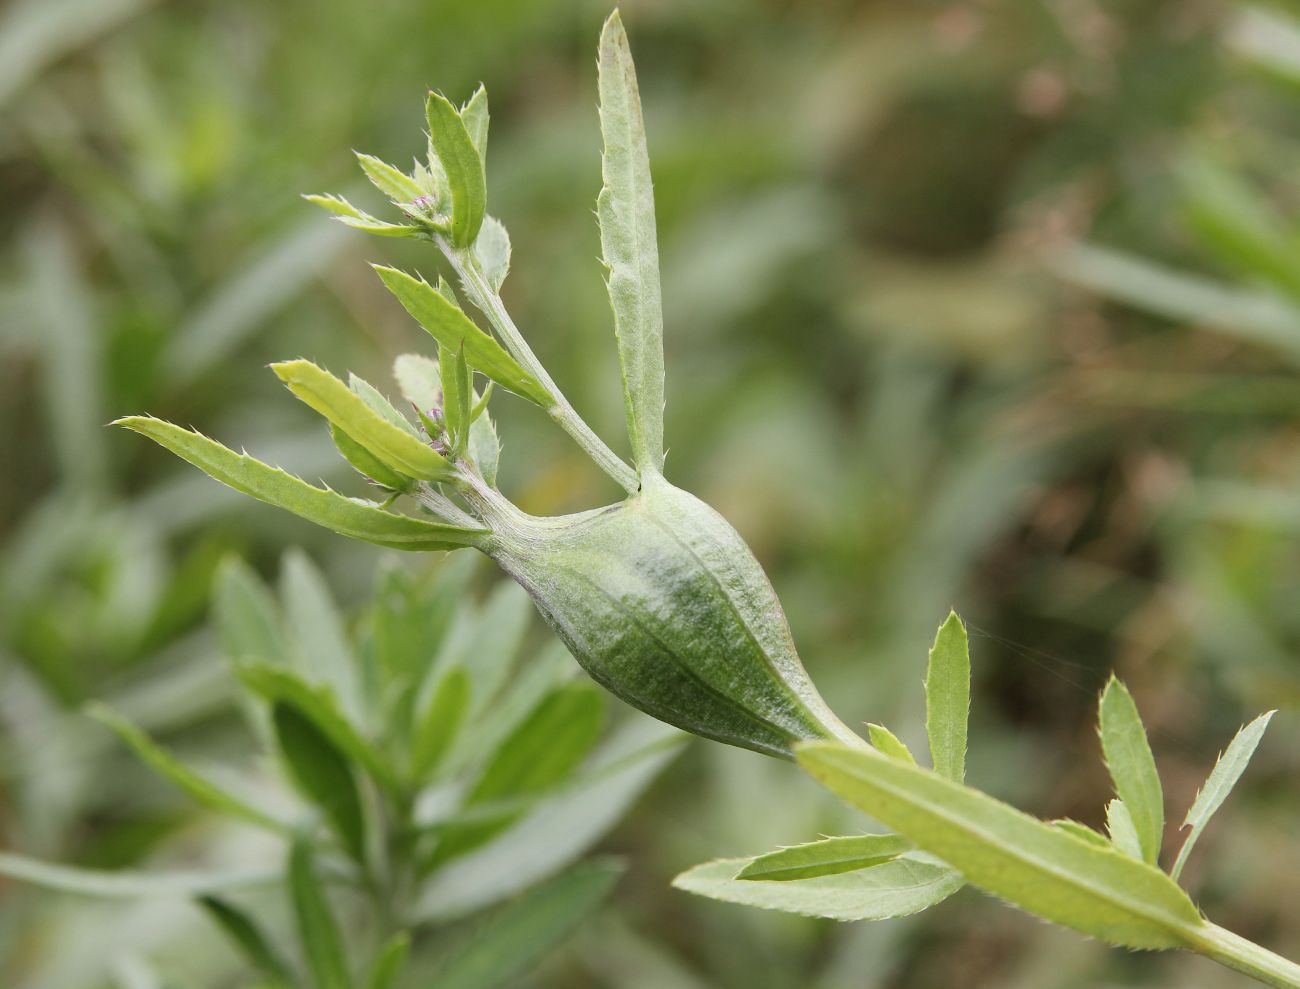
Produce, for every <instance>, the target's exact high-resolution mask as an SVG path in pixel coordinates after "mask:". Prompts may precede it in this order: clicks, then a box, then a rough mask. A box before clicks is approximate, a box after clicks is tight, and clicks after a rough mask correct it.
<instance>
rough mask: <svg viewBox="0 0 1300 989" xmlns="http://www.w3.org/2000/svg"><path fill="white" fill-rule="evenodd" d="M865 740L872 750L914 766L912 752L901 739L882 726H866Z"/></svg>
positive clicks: (914, 760)
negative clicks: (868, 742) (869, 743)
mask: <svg viewBox="0 0 1300 989" xmlns="http://www.w3.org/2000/svg"><path fill="white" fill-rule="evenodd" d="M867 739H868V740H869V741H870V742H871V744H872V746H873V747H874V748H876V749H878V750H880V751H881V752H883V753H884V754H885V755H887V756H889V757H890V758H891V759H902V760H903V762H906V763H909V764H911V765H913V766H915V765H916V756H914V755H912V750H911V749H909V748H908V747H907V745H906V744H905V743H904V742H903V740H902V739H901V738H899V737H898V736H897V735H895V734H894V733H893V732H892V731H890V730H889V729H888V728H886V727H885V726H884V725H875V724H869V725H867Z"/></svg>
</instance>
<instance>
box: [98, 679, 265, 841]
mask: <svg viewBox="0 0 1300 989" xmlns="http://www.w3.org/2000/svg"><path fill="white" fill-rule="evenodd" d="M86 713H87V714H88V715H89V716H90V717H92V718H94V719H95V720H96V721H98V722H99V723H100V724H102V725H104V726H105V727H106V728H108V729H109V730H110V731H112V732H113V734H115V735H117V737H118V738H120V739H121V740H122V741H123V742H124V743H126V745H127V746H129V747H130V749H131V751H133V752H134V753H135V754H136V756H137V757H138V758H139V759H140V761H141V762H143V763H144V764H145V765H147V766H148V767H149V768H150V769H152V770H153V771H154V772H156V773H158V774H159V775H160V776H162V777H164V778H165V779H167V780H168V781H169V782H171V783H172V784H173V785H174V786H176V787H177V788H178V789H180V790H181V791H182V792H184V793H185V795H186V796H188V797H189V798H190V799H191V800H193V801H194V802H195V803H197V804H199V805H201V806H203V807H207V808H208V809H209V810H215V811H217V812H219V813H222V814H229V815H231V816H232V817H238V818H240V819H241V820H244V821H247V822H248V823H250V824H255V825H257V826H258V827H260V828H266V829H267V830H270V831H278V832H283V831H285V830H286V827H285V825H284V823H283V822H281V821H277V820H276V819H275V818H273V817H271V816H270V815H268V814H263V813H262V812H261V811H260V810H258V809H257V808H256V807H253V806H251V805H249V804H247V803H245V802H244V801H243V800H240V799H239V798H238V797H236V796H234V795H233V794H230V793H227V792H226V791H225V790H223V789H221V787H219V786H217V785H216V784H215V783H213V782H211V781H210V780H207V779H204V778H203V777H202V776H200V775H199V774H198V773H196V772H195V771H194V770H192V769H190V768H189V767H188V766H186V765H184V764H183V763H181V762H180V761H178V760H177V759H176V758H175V757H174V756H173V755H172V754H171V753H169V752H167V751H166V750H165V749H163V748H162V747H161V746H159V745H158V744H157V743H155V742H154V741H153V739H151V738H150V737H149V736H148V735H146V734H145V733H144V732H143V731H141V730H140V729H139V728H138V727H136V726H135V725H134V724H132V723H131V722H130V721H129V720H128V719H126V718H125V717H123V716H122V715H120V714H118V713H117V712H116V711H114V710H112V709H111V708H109V707H107V706H105V705H103V704H98V703H95V704H91V705H89V706H88V707H87V708H86Z"/></svg>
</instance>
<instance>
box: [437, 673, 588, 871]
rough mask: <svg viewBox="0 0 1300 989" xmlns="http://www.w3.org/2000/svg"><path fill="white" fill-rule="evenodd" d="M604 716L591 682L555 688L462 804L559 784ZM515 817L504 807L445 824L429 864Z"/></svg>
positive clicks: (458, 851)
mask: <svg viewBox="0 0 1300 989" xmlns="http://www.w3.org/2000/svg"><path fill="white" fill-rule="evenodd" d="M604 715H605V698H604V696H603V695H602V694H601V693H600V691H599V690H598V689H597V688H596V687H595V686H594V685H593V684H591V683H589V682H586V681H582V680H577V681H573V682H570V683H565V684H562V685H560V686H559V687H556V688H555V689H554V690H552V691H551V692H550V693H549V694H547V695H546V696H545V697H544V698H543V699H542V701H541V703H540V704H538V705H537V707H536V708H534V709H533V711H532V713H530V714H529V715H528V717H527V718H525V719H524V721H523V722H522V723H520V725H519V726H518V727H517V728H515V730H514V731H513V732H511V733H510V735H509V736H507V737H506V739H505V740H504V741H503V742H502V743H501V745H500V746H498V747H497V749H496V751H495V752H494V753H493V755H492V758H491V759H490V760H489V762H488V764H487V766H486V768H485V769H484V770H483V774H482V775H481V776H480V777H479V780H478V782H477V783H475V785H474V787H473V788H472V789H471V790H470V792H469V795H468V796H467V797H466V799H465V806H466V807H477V806H481V805H484V804H490V803H493V802H495V801H498V800H507V799H510V798H517V797H525V796H530V795H533V794H537V793H544V792H545V791H547V790H549V789H551V788H552V787H555V786H557V785H558V784H559V783H561V782H563V781H564V780H565V779H566V778H567V777H568V776H569V774H570V773H572V772H573V770H574V769H576V768H577V766H578V765H579V764H580V763H581V762H582V760H583V759H585V758H586V757H587V755H588V754H589V753H590V752H591V749H592V746H593V745H595V743H596V739H597V738H598V736H599V735H600V729H601V724H602V723H603V721H604ZM518 817H519V814H518V812H511V811H503V812H501V813H499V814H492V815H489V816H488V817H487V819H486V820H483V821H479V822H475V823H471V824H464V825H452V826H450V827H448V828H446V829H445V830H444V831H443V832H442V834H441V836H440V839H439V842H438V846H437V849H436V851H435V853H434V858H433V863H434V864H435V865H437V864H441V863H443V862H446V861H447V860H449V859H451V858H454V857H455V856H457V855H462V854H464V853H465V852H468V851H470V850H471V849H474V848H477V847H478V846H480V845H482V844H484V843H485V842H487V841H489V840H491V839H492V838H493V837H495V836H496V835H498V834H500V833H501V832H502V831H503V830H504V829H505V828H507V827H509V826H510V824H511V823H512V822H513V821H515V820H517V819H518Z"/></svg>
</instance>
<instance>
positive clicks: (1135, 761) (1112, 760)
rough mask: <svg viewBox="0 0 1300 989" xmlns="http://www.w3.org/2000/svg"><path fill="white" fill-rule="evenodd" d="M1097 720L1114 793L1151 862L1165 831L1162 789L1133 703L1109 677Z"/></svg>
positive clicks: (1129, 695) (1113, 678) (1113, 679)
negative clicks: (1113, 785) (1116, 794)
mask: <svg viewBox="0 0 1300 989" xmlns="http://www.w3.org/2000/svg"><path fill="white" fill-rule="evenodd" d="M1098 720H1099V723H1100V727H1101V749H1102V752H1103V753H1104V754H1105V756H1106V768H1107V769H1109V770H1110V777H1111V779H1112V780H1113V781H1114V783H1115V792H1116V793H1118V794H1119V798H1120V799H1121V800H1122V801H1124V806H1125V808H1126V809H1127V810H1128V813H1129V816H1130V817H1131V818H1132V820H1133V828H1134V830H1135V831H1136V832H1137V838H1138V845H1139V846H1140V847H1141V849H1142V858H1143V859H1145V860H1146V861H1147V862H1150V863H1152V864H1154V863H1155V862H1156V861H1157V860H1158V859H1159V858H1160V844H1161V841H1162V839H1163V838H1164V833H1165V798H1164V792H1163V790H1162V788H1161V786H1160V774H1159V773H1157V772H1156V760H1155V757H1154V756H1153V755H1152V754H1151V745H1150V743H1149V742H1148V741H1147V733H1146V729H1145V728H1143V727H1142V717H1141V715H1139V714H1138V709H1137V705H1136V704H1134V703H1133V696H1132V695H1131V694H1130V693H1129V692H1128V688H1127V687H1125V686H1124V685H1123V684H1122V683H1120V682H1119V680H1117V679H1116V678H1115V677H1113V676H1112V677H1111V678H1110V682H1109V683H1107V684H1106V689H1105V690H1103V691H1102V694H1101V710H1100V716H1099V719H1098ZM1112 837H1113V836H1112Z"/></svg>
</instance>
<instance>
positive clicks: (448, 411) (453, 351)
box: [438, 342, 474, 457]
mask: <svg viewBox="0 0 1300 989" xmlns="http://www.w3.org/2000/svg"><path fill="white" fill-rule="evenodd" d="M438 368H439V370H440V372H441V380H442V396H443V409H442V411H443V416H444V417H445V419H446V423H447V432H448V434H449V436H450V438H451V441H452V443H453V444H454V447H453V448H454V450H455V452H456V455H457V456H458V457H459V456H461V455H462V454H463V453H464V451H465V447H466V445H467V444H468V441H469V413H470V408H471V407H472V405H473V401H474V392H473V388H472V386H471V384H470V371H469V365H468V364H467V363H465V347H464V345H463V344H462V345H461V346H459V347H454V348H453V347H449V346H447V345H446V344H444V343H441V342H439V344H438Z"/></svg>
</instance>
